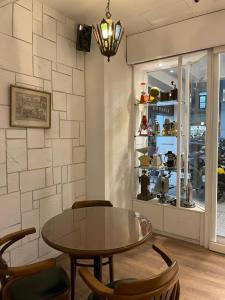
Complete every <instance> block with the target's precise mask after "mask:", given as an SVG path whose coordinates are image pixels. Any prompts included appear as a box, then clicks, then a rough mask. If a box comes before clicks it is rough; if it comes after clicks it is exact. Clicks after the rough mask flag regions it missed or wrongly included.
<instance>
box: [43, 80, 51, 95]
mask: <svg viewBox="0 0 225 300" xmlns="http://www.w3.org/2000/svg"><path fill="white" fill-rule="evenodd" d="M44 91H45V92H48V93H52V82H51V81H49V80H44Z"/></svg>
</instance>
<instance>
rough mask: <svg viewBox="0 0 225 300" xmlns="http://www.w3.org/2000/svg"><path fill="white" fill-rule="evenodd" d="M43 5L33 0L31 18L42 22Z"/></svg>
mask: <svg viewBox="0 0 225 300" xmlns="http://www.w3.org/2000/svg"><path fill="white" fill-rule="evenodd" d="M42 7H43V5H42V3H41V2H40V1H37V0H33V18H34V19H35V20H38V21H40V22H42V15H43V8H42Z"/></svg>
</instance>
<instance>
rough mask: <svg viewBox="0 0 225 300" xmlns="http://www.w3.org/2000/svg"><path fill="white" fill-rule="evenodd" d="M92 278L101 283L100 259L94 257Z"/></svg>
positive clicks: (99, 257)
mask: <svg viewBox="0 0 225 300" xmlns="http://www.w3.org/2000/svg"><path fill="white" fill-rule="evenodd" d="M94 276H95V277H96V278H97V279H98V280H99V281H102V257H101V256H95V257H94Z"/></svg>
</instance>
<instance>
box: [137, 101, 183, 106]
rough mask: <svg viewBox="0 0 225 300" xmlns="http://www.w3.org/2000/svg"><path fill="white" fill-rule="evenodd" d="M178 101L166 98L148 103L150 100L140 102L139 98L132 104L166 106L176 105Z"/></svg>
mask: <svg viewBox="0 0 225 300" xmlns="http://www.w3.org/2000/svg"><path fill="white" fill-rule="evenodd" d="M177 104H178V101H177V100H167V101H158V102H156V103H150V102H146V103H140V101H139V100H136V103H135V104H134V105H135V106H139V105H141V106H150V107H151V106H168V105H177Z"/></svg>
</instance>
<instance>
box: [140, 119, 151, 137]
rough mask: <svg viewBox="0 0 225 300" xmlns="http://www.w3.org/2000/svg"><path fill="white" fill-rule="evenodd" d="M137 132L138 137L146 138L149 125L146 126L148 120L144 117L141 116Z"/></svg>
mask: <svg viewBox="0 0 225 300" xmlns="http://www.w3.org/2000/svg"><path fill="white" fill-rule="evenodd" d="M138 132H139V135H142V136H148V133H149V124H148V120H147V117H146V115H143V116H142V119H141V124H140V127H139V130H138Z"/></svg>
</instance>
